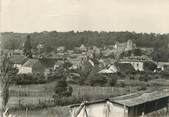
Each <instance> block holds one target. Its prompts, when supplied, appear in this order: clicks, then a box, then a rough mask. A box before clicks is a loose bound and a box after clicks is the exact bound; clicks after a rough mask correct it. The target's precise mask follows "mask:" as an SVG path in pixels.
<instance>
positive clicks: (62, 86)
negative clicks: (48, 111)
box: [53, 80, 73, 99]
mask: <svg viewBox="0 0 169 117" xmlns="http://www.w3.org/2000/svg"><path fill="white" fill-rule="evenodd" d="M54 92H55V95H54V96H53V97H54V98H55V99H57V98H62V97H69V96H71V95H72V92H73V89H72V87H71V86H68V84H67V82H66V81H65V80H59V81H57V83H56V86H55V89H54Z"/></svg>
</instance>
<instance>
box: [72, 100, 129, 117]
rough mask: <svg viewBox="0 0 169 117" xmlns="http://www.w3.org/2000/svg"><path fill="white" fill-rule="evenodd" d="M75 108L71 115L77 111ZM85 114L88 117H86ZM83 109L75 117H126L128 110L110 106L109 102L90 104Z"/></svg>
mask: <svg viewBox="0 0 169 117" xmlns="http://www.w3.org/2000/svg"><path fill="white" fill-rule="evenodd" d="M77 108H78V107H76V108H73V110H72V117H74V116H73V113H74V112H75V111H77ZM86 112H87V114H88V116H86ZM86 112H85V108H83V109H82V110H81V111H80V113H79V115H78V116H77V117H128V109H127V108H126V107H124V106H120V105H117V104H112V103H110V102H107V103H106V102H104V103H96V104H90V105H88V106H86Z"/></svg>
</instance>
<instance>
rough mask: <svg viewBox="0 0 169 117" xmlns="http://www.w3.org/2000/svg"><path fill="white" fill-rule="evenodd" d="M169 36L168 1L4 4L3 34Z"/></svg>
mask: <svg viewBox="0 0 169 117" xmlns="http://www.w3.org/2000/svg"><path fill="white" fill-rule="evenodd" d="M54 30H55V31H62V32H64V31H72V30H74V31H84V30H91V31H135V32H146V33H151V32H153V33H169V0H1V32H22V33H24V32H41V31H54Z"/></svg>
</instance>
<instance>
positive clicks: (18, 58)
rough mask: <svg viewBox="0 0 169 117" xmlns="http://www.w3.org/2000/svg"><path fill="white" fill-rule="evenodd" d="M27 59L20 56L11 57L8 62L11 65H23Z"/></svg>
mask: <svg viewBox="0 0 169 117" xmlns="http://www.w3.org/2000/svg"><path fill="white" fill-rule="evenodd" d="M27 60H28V59H27V58H26V57H25V56H22V55H13V56H11V57H10V61H11V62H12V63H13V64H24V63H25V62H26V61H27Z"/></svg>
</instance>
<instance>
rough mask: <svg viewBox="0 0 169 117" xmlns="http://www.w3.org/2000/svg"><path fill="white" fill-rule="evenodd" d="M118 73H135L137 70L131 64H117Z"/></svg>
mask: <svg viewBox="0 0 169 117" xmlns="http://www.w3.org/2000/svg"><path fill="white" fill-rule="evenodd" d="M115 65H116V67H117V69H118V71H120V72H125V73H127V72H134V71H135V69H134V67H133V66H132V65H131V64H130V63H115Z"/></svg>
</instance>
